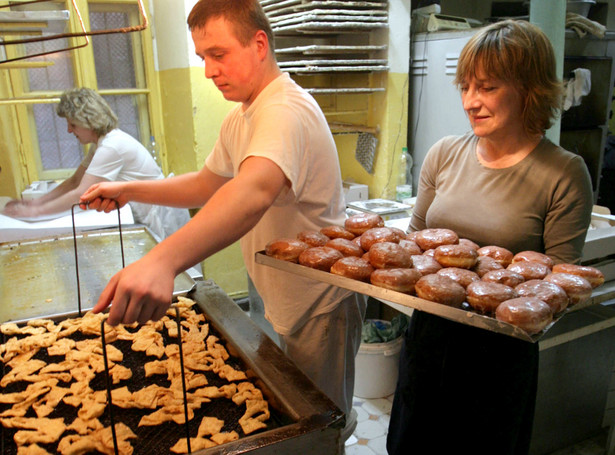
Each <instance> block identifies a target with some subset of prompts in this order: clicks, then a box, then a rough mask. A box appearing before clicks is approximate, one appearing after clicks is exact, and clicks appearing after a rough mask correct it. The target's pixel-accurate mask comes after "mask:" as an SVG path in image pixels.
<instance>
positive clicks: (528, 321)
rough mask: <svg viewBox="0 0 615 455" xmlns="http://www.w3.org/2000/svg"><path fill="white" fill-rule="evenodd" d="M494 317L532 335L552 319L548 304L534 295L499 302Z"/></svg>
mask: <svg viewBox="0 0 615 455" xmlns="http://www.w3.org/2000/svg"><path fill="white" fill-rule="evenodd" d="M495 317H496V319H497V320H499V321H503V322H507V323H509V324H512V325H515V326H517V327H519V328H520V329H522V330H524V331H525V332H527V333H528V334H530V335H533V334H535V333H538V332H540V331H541V330H543V329H544V328H545V327H546V326H547V325H548V324H549V323H550V322H551V321H552V320H553V312H552V311H551V307H550V306H549V305H547V304H546V303H545V302H543V301H542V300H540V299H538V298H536V297H517V298H514V299H511V300H505V301H504V302H502V303H500V304H499V305H498V307H497V309H496V310H495Z"/></svg>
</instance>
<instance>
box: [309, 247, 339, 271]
mask: <svg viewBox="0 0 615 455" xmlns="http://www.w3.org/2000/svg"><path fill="white" fill-rule="evenodd" d="M343 257H344V255H343V254H342V253H340V252H339V251H338V250H336V249H335V248H329V247H328V246H313V247H310V248H308V249H307V250H304V251H303V252H302V253H301V254H300V255H299V264H301V265H305V266H306V267H311V268H313V269H318V270H324V271H325V272H329V271H331V266H332V265H333V264H335V262H336V261H337V260H339V259H341V258H343Z"/></svg>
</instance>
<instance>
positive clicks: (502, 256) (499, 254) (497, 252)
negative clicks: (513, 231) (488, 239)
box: [476, 245, 513, 268]
mask: <svg viewBox="0 0 615 455" xmlns="http://www.w3.org/2000/svg"><path fill="white" fill-rule="evenodd" d="M476 252H477V253H478V255H479V256H489V257H491V258H493V259H495V260H496V261H498V262H499V263H500V264H502V267H504V268H506V267H508V266H509V265H510V264H511V262H512V260H513V254H512V251H510V250H507V249H506V248H502V247H501V246H495V245H489V246H484V247H482V248H479V249H478V250H477V251H476Z"/></svg>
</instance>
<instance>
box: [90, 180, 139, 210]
mask: <svg viewBox="0 0 615 455" xmlns="http://www.w3.org/2000/svg"><path fill="white" fill-rule="evenodd" d="M123 190H124V183H122V182H102V183H96V184H94V185H92V186H91V187H89V188H88V189H87V190H86V191H85V193H83V194H82V195H81V197H80V198H79V207H81V208H82V209H84V210H85V209H87V208H90V209H94V210H97V211H99V212H105V213H109V212H111V211H112V210H115V209H116V208H117V205H116V201H117V203H118V204H119V206H120V207H124V205H126V203H127V202H128V200H129V199H128V197H127V196H126V195H125V194H124V191H123Z"/></svg>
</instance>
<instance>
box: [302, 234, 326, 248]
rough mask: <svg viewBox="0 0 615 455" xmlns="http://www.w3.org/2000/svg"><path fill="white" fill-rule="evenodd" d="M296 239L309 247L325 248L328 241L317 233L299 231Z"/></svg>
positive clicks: (324, 236)
mask: <svg viewBox="0 0 615 455" xmlns="http://www.w3.org/2000/svg"><path fill="white" fill-rule="evenodd" d="M297 238H298V239H299V240H301V241H302V242H305V243H307V244H308V245H310V246H325V244H326V243H327V242H328V241H329V240H330V239H329V237H327V236H326V235H324V234H322V233H321V232H319V231H301V232H299V233H298V234H297Z"/></svg>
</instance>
